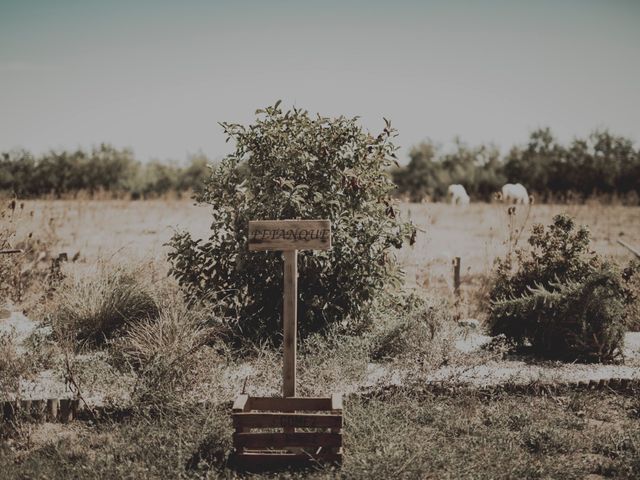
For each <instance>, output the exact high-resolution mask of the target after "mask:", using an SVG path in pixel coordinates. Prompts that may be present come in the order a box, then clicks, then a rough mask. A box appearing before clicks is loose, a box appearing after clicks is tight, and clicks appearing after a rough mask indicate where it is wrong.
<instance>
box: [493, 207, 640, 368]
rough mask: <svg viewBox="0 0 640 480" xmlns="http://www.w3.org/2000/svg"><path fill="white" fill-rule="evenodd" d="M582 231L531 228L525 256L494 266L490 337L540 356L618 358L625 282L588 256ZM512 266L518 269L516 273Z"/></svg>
mask: <svg viewBox="0 0 640 480" xmlns="http://www.w3.org/2000/svg"><path fill="white" fill-rule="evenodd" d="M589 242H590V238H589V231H588V230H587V228H586V227H584V226H583V227H579V228H577V229H576V227H575V224H574V221H573V219H572V218H571V217H569V216H567V215H557V216H556V217H555V218H554V220H553V223H552V224H551V225H550V226H549V227H548V228H547V229H545V228H544V227H543V226H542V225H539V224H538V225H534V227H533V231H532V234H531V237H530V238H529V244H530V246H531V249H530V250H526V251H525V250H518V251H516V253H515V262H512V260H511V257H507V259H506V260H501V261H499V262H498V265H497V269H496V273H495V277H494V281H493V287H492V290H491V293H490V298H491V307H490V318H489V321H490V325H491V330H492V332H493V334H505V335H506V336H507V338H509V339H511V340H513V341H515V342H516V343H517V344H520V345H523V344H525V343H527V342H530V343H531V345H532V346H533V348H534V349H535V350H536V351H537V352H538V353H540V354H541V355H543V356H546V357H554V358H564V359H571V360H573V359H580V360H586V361H603V362H608V361H613V360H615V359H617V358H618V357H620V355H621V353H622V346H623V341H624V333H625V330H626V329H627V325H628V313H627V312H628V307H629V306H630V305H631V304H632V303H633V302H634V298H633V295H632V294H631V292H630V290H629V287H628V281H627V280H628V278H629V275H628V274H627V273H628V272H627V273H625V274H624V275H623V274H622V272H620V271H619V270H618V269H617V268H616V266H615V265H613V264H611V263H610V262H607V261H604V260H603V259H601V258H600V257H599V256H598V255H597V254H596V253H595V252H593V251H590V249H589ZM516 266H517V268H515V267H516Z"/></svg>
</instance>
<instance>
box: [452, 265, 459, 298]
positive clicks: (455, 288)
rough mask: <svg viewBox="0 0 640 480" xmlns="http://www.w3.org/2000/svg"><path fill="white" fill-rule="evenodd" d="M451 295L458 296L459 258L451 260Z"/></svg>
mask: <svg viewBox="0 0 640 480" xmlns="http://www.w3.org/2000/svg"><path fill="white" fill-rule="evenodd" d="M453 293H455V295H456V297H459V296H460V257H455V258H454V259H453Z"/></svg>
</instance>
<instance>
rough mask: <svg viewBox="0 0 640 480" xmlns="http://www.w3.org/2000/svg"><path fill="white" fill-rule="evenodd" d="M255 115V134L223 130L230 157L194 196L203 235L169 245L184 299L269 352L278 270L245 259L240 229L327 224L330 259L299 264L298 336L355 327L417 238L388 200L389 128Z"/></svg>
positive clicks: (304, 256) (306, 254)
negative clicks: (200, 205)
mask: <svg viewBox="0 0 640 480" xmlns="http://www.w3.org/2000/svg"><path fill="white" fill-rule="evenodd" d="M256 115H257V118H256V120H255V122H254V123H253V124H252V125H248V126H244V125H238V124H230V123H222V124H221V125H222V127H223V129H224V131H225V133H226V134H227V136H228V139H229V140H233V141H234V142H235V151H234V152H233V153H231V154H230V155H228V156H227V157H226V158H225V159H224V160H223V161H222V163H221V164H220V165H218V166H217V167H215V168H214V169H213V171H212V175H211V177H210V178H209V180H208V181H207V182H206V186H205V188H204V190H203V192H202V193H201V194H200V195H199V196H198V201H199V202H205V203H208V204H209V205H211V207H212V209H211V216H212V218H211V234H210V236H209V238H208V239H207V240H203V241H201V240H196V239H193V238H191V236H190V235H189V234H188V233H184V232H182V233H178V234H177V235H176V236H174V238H173V239H172V241H171V246H172V247H173V250H172V252H171V253H170V255H169V258H170V260H171V263H172V268H171V273H172V274H173V275H174V276H175V277H176V278H177V279H178V281H179V282H180V284H181V285H182V287H183V288H184V290H185V291H186V292H187V293H188V294H189V295H190V296H191V297H193V298H199V299H206V300H207V301H209V302H212V303H213V304H216V305H217V306H218V307H219V308H220V309H221V311H222V312H221V313H222V314H223V316H226V317H227V318H229V320H228V322H229V324H230V326H231V328H232V330H233V331H234V332H235V333H237V334H239V335H242V336H245V337H248V338H251V339H271V340H277V339H278V337H279V335H280V332H281V330H282V329H281V311H282V278H283V269H282V260H281V258H280V254H279V253H277V252H249V251H248V250H247V227H248V222H249V220H274V219H295V218H301V219H329V220H331V224H332V248H331V250H329V251H301V252H300V254H299V260H298V270H299V279H298V281H299V315H298V318H299V329H300V334H301V336H305V335H307V334H308V333H310V332H314V331H319V330H322V329H323V328H325V327H326V326H328V325H330V324H334V323H336V322H342V323H343V324H345V325H350V326H355V325H359V324H361V323H362V322H364V321H365V315H364V313H365V311H366V308H367V305H368V304H369V303H370V302H371V301H372V300H373V299H374V298H375V297H376V296H378V295H380V294H381V293H382V292H383V291H384V289H385V287H387V286H389V284H393V283H398V282H399V281H400V278H401V272H400V270H399V269H398V267H397V264H396V261H395V257H394V255H392V253H391V251H390V249H391V247H396V248H399V247H400V246H401V245H402V243H403V241H404V240H408V239H411V238H413V236H414V235H415V229H414V228H413V226H412V225H411V224H408V223H404V222H403V221H401V220H400V219H399V217H398V210H397V208H396V206H395V205H394V202H393V201H392V199H391V193H392V190H393V188H394V185H393V183H392V181H391V179H390V177H389V175H388V174H387V173H386V172H387V170H388V168H389V166H390V165H392V164H393V163H394V162H395V151H396V147H395V146H394V144H393V143H392V139H393V137H394V136H395V131H394V130H393V129H392V128H391V125H390V123H389V122H388V121H387V122H386V126H385V128H384V130H383V131H382V132H381V133H380V134H379V135H377V136H372V135H371V134H369V133H367V132H365V131H363V129H362V128H361V127H360V126H359V125H358V123H357V118H345V117H338V118H334V119H331V118H326V117H321V116H320V115H318V116H315V117H313V116H311V115H309V113H308V112H306V111H304V110H299V109H296V108H294V109H292V110H288V111H283V110H282V109H281V108H280V107H279V103H277V104H276V105H274V106H271V107H268V108H266V109H264V110H258V111H257V112H256Z"/></svg>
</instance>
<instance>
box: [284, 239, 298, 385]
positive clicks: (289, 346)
mask: <svg viewBox="0 0 640 480" xmlns="http://www.w3.org/2000/svg"><path fill="white" fill-rule="evenodd" d="M282 256H283V257H284V309H283V310H284V311H283V327H284V342H283V349H284V368H283V372H282V396H283V397H295V396H296V344H297V341H296V340H297V338H296V337H297V335H296V333H297V332H296V330H297V328H296V327H297V325H296V323H297V318H298V251H297V250H286V251H284V252H283V254H282Z"/></svg>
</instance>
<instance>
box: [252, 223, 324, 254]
mask: <svg viewBox="0 0 640 480" xmlns="http://www.w3.org/2000/svg"><path fill="white" fill-rule="evenodd" d="M248 239H249V250H252V251H256V250H281V251H286V250H329V249H330V248H331V221H329V220H252V221H250V222H249V235H248Z"/></svg>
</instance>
